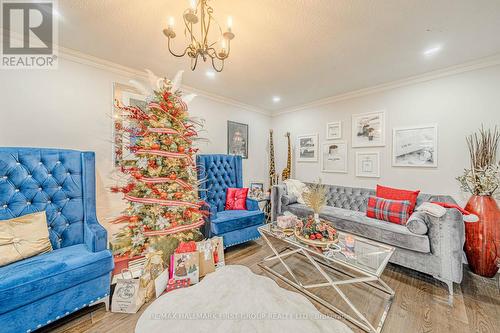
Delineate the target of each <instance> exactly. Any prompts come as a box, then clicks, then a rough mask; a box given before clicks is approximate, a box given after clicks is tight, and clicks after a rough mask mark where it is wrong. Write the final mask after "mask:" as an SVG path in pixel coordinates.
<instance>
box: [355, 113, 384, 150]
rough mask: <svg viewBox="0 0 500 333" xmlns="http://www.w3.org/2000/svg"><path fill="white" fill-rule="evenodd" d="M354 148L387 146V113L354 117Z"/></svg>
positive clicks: (364, 114) (356, 115)
mask: <svg viewBox="0 0 500 333" xmlns="http://www.w3.org/2000/svg"><path fill="white" fill-rule="evenodd" d="M352 146H353V147H355V148H357V147H381V146H385V111H378V112H370V113H363V114H355V115H353V116H352Z"/></svg>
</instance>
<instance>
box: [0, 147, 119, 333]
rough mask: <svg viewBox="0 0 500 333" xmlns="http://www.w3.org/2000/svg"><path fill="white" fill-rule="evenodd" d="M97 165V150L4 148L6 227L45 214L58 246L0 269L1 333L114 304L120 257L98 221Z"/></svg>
mask: <svg viewBox="0 0 500 333" xmlns="http://www.w3.org/2000/svg"><path fill="white" fill-rule="evenodd" d="M94 159H95V157H94V153H93V152H79V151H74V150H62V149H41V148H0V223H2V220H6V219H10V218H13V217H17V216H22V215H25V214H30V213H34V212H39V211H45V212H46V215H47V224H48V226H47V228H48V231H49V237H50V242H51V244H52V248H53V251H51V252H48V253H45V254H41V255H38V256H34V257H31V258H27V259H24V260H21V261H17V262H15V263H12V264H9V265H5V266H2V267H0V331H1V332H5V333H11V332H15V333H18V332H31V331H34V330H35V329H37V328H40V327H42V326H44V325H47V324H50V323H51V322H53V321H55V320H57V319H59V318H61V317H64V316H66V315H68V314H70V313H72V312H75V311H77V310H79V309H81V308H83V307H86V306H88V305H90V304H93V303H94V304H95V303H98V302H105V303H106V304H107V305H108V304H109V289H110V278H111V271H112V270H113V258H112V256H111V253H110V252H109V251H108V250H107V249H106V247H107V233H106V230H105V229H104V228H103V227H102V226H101V225H100V224H99V222H98V221H97V218H96V212H95V160H94ZM0 250H1V248H0ZM0 255H1V254H0Z"/></svg>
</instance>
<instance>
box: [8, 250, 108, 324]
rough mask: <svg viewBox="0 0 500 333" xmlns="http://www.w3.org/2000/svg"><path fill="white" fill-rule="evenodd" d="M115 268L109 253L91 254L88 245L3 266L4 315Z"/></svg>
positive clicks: (55, 251)
mask: <svg viewBox="0 0 500 333" xmlns="http://www.w3.org/2000/svg"><path fill="white" fill-rule="evenodd" d="M112 269H113V258H112V256H111V253H110V252H109V251H107V250H106V251H100V252H90V251H89V250H88V249H87V247H86V246H85V245H84V244H78V245H73V246H67V247H64V248H60V249H57V250H54V251H52V252H49V253H44V254H41V255H38V256H35V257H31V258H28V259H25V260H21V261H18V262H15V263H13V264H10V265H7V266H3V267H0V314H1V313H5V312H8V311H10V310H12V309H15V308H18V307H20V306H23V305H26V304H29V303H32V302H34V301H36V300H38V299H41V298H43V297H46V296H48V295H51V294H54V293H57V292H58V291H61V290H64V289H68V288H71V287H73V286H76V285H78V284H80V283H83V282H86V281H90V280H92V279H94V278H97V277H99V276H102V275H104V274H108V273H109V272H111V270H112Z"/></svg>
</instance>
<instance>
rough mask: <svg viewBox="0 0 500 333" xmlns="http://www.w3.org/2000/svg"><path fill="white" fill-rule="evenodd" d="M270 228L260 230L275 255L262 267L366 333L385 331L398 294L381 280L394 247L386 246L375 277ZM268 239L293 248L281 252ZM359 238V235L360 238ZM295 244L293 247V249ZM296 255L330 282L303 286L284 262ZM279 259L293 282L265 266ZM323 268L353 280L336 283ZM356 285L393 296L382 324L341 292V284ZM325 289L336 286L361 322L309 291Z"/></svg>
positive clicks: (263, 227)
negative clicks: (385, 254) (367, 316)
mask: <svg viewBox="0 0 500 333" xmlns="http://www.w3.org/2000/svg"><path fill="white" fill-rule="evenodd" d="M268 226H269V225H267V226H262V227H260V228H259V232H260V234H261V236H262V238H263V239H264V241H265V242H266V243H267V245H268V246H269V247H270V248H271V250H272V251H273V253H274V254H271V255H269V256H267V257H265V258H264V259H263V260H262V261H260V262H259V263H258V265H259V266H260V267H261V268H263V269H264V270H266V271H267V272H269V273H271V274H273V275H275V276H276V277H278V278H280V279H281V280H283V281H284V282H286V283H287V284H289V285H291V286H292V287H294V288H296V289H297V290H299V291H300V292H302V293H303V294H305V295H306V296H309V297H310V298H312V299H313V300H315V301H317V302H318V303H320V304H321V305H323V306H325V307H326V308H328V309H330V310H332V311H334V312H336V313H337V314H339V315H340V316H342V317H344V318H345V319H347V320H349V321H350V322H352V323H353V324H355V325H356V326H358V327H360V328H361V329H363V330H365V331H366V332H374V333H380V332H381V331H382V327H383V325H384V322H385V319H386V317H387V314H388V312H389V309H390V307H391V305H392V301H393V299H394V291H393V290H392V289H391V288H390V287H389V286H388V285H387V284H386V283H385V282H384V281H382V279H381V278H380V276H381V275H382V272H383V270H384V269H385V266H386V265H387V263H388V261H389V259H390V257H391V256H392V254H393V253H394V248H392V247H389V246H386V245H384V247H386V248H390V249H392V250H390V253H389V254H388V255H387V257H386V258H385V259H384V260H383V262H382V263H381V264H380V266H379V268H378V269H377V272H376V273H375V274H374V273H372V272H369V271H368V270H363V269H361V268H359V267H356V266H355V265H352V264H349V263H348V262H344V261H342V260H338V259H336V258H333V257H326V256H325V255H323V254H320V253H318V252H315V251H314V250H312V249H309V248H308V247H307V246H306V245H305V244H304V245H303V246H302V245H301V244H300V245H299V244H298V243H296V242H297V241H295V242H292V241H289V240H287V239H286V238H279V237H276V236H275V235H273V233H272V232H270V231H269V230H267V228H266V227H268ZM268 236H271V237H273V238H275V239H277V240H279V241H282V242H285V243H287V244H288V245H289V246H287V247H286V248H284V249H283V250H281V251H280V252H278V250H276V248H275V247H274V246H273V244H272V243H271V241H269V239H268ZM356 237H357V236H356ZM357 238H358V239H362V238H360V237H357ZM363 241H365V242H368V243H372V244H375V245H382V244H378V243H376V242H373V241H370V240H366V239H363ZM290 245H291V246H290ZM292 254H300V255H302V256H304V257H305V258H306V259H308V260H309V262H310V263H311V264H312V265H313V266H314V267H315V268H316V269H317V270H318V271H319V273H320V274H321V275H322V276H323V277H324V278H325V279H326V281H327V282H324V283H316V284H303V283H302V282H300V281H299V279H298V278H297V277H296V275H295V274H294V273H293V271H292V269H291V268H290V267H289V266H288V265H287V264H286V263H285V261H284V259H285V258H286V257H288V256H290V255H292ZM315 258H320V259H323V260H321V261H320V260H316V259H315ZM275 260H279V261H280V262H281V264H282V265H283V266H284V267H285V269H286V270H287V272H288V273H289V274H290V276H291V277H292V279H293V281H292V280H290V279H289V278H287V277H285V276H283V275H282V274H280V273H278V272H277V271H275V270H274V269H272V268H270V267H268V266H266V265H265V264H264V263H266V262H269V261H275ZM332 264H337V265H340V266H343V267H347V268H348V269H350V270H353V271H355V272H357V273H359V274H360V275H361V276H355V275H352V274H350V273H347V272H344V271H342V270H341V269H339V268H338V267H334V266H333V265H332ZM322 266H325V267H328V268H330V269H333V270H335V271H338V272H340V273H342V274H344V275H347V276H348V277H349V279H347V280H338V281H334V280H333V279H332V277H331V276H329V275H328V273H327V272H325V270H324V269H323V268H322ZM355 283H365V284H367V285H369V286H370V287H373V288H376V289H378V290H380V291H382V292H384V293H385V294H387V295H389V298H388V300H387V303H386V305H385V308H384V312H383V313H382V316H381V318H380V321H379V322H378V323H376V324H375V325H376V326H374V325H373V324H372V323H370V321H369V320H368V319H367V318H366V317H365V316H364V315H363V314H362V313H361V312H360V311H359V310H358V309H357V308H356V306H355V305H354V304H353V303H352V302H351V301H350V300H349V298H348V297H347V296H346V295H345V294H344V293H343V292H342V290H340V288H339V286H340V285H346V284H355ZM322 287H332V288H333V289H334V290H335V291H336V292H337V293H338V294H339V295H340V297H341V298H342V299H343V300H344V301H345V303H347V305H348V306H349V307H350V308H351V309H352V310H353V312H354V313H355V314H356V316H357V317H358V318H357V319H356V318H354V317H353V316H350V315H348V314H347V313H345V312H343V311H342V310H340V309H338V308H337V307H335V306H334V305H333V304H332V303H330V302H328V301H327V300H325V299H323V298H321V297H320V296H318V295H316V294H314V293H312V292H311V291H309V290H310V289H314V288H322Z"/></svg>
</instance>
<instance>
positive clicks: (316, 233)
mask: <svg viewBox="0 0 500 333" xmlns="http://www.w3.org/2000/svg"><path fill="white" fill-rule="evenodd" d="M295 238H296V239H297V240H299V241H301V242H302V243H305V244H307V245H312V246H316V247H321V248H327V247H328V246H330V245H332V244H336V243H338V241H339V240H338V236H337V231H336V230H335V228H334V227H332V226H331V225H330V224H329V223H328V222H326V221H324V220H321V219H320V220H319V221H317V220H316V219H315V218H314V217H313V216H309V217H307V218H306V219H304V220H300V221H298V222H297V223H296V226H295Z"/></svg>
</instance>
